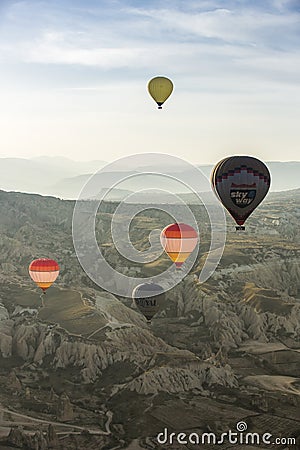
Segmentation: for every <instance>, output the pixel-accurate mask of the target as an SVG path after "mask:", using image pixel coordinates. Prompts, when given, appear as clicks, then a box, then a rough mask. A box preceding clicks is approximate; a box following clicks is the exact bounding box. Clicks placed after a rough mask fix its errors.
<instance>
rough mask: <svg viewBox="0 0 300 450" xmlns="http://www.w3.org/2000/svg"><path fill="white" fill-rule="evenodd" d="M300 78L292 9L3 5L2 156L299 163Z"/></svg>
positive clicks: (85, 0)
mask: <svg viewBox="0 0 300 450" xmlns="http://www.w3.org/2000/svg"><path fill="white" fill-rule="evenodd" d="M299 74H300V2H299V0H295V1H293V0H266V1H259V0H251V1H250V0H248V1H247V0H239V1H233V0H203V1H201V0H182V1H176V0H165V1H163V0H153V1H150V0H149V1H143V0H141V1H137V0H124V1H118V0H107V1H105V0H81V1H79V0H52V1H51V2H49V1H42V0H41V1H39V0H24V1H15V0H0V97H1V101H0V120H1V133H0V157H24V158H28V157H35V156H39V155H49V156H65V157H68V158H72V159H74V160H79V161H80V160H94V159H99V160H106V161H112V160H114V159H117V158H120V157H122V156H126V155H130V154H134V153H144V152H162V153H169V154H172V155H175V156H179V157H182V158H185V159H187V160H189V161H190V162H192V163H200V164H205V163H214V162H216V161H218V160H220V159H221V158H223V157H225V156H228V155H231V154H251V155H253V156H256V157H258V158H261V159H263V160H266V161H270V160H271V161H274V160H281V161H287V160H299V143H300V125H299V117H300V75H299ZM157 75H163V76H167V77H169V78H170V79H171V80H172V81H173V83H174V92H173V94H172V96H171V97H170V98H169V99H168V100H167V102H166V103H165V105H164V108H163V110H161V111H160V110H158V109H157V107H156V105H155V103H154V101H153V99H152V98H151V97H150V96H149V94H148V92H147V84H148V81H149V80H150V79H151V78H152V77H154V76H157Z"/></svg>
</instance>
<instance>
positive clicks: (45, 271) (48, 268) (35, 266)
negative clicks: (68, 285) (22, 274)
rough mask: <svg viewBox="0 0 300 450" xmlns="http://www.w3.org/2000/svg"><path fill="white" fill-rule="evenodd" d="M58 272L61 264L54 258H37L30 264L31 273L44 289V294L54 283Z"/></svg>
mask: <svg viewBox="0 0 300 450" xmlns="http://www.w3.org/2000/svg"><path fill="white" fill-rule="evenodd" d="M58 274H59V265H58V264H57V262H56V261H54V259H48V258H41V259H35V260H34V261H32V263H31V264H30V265H29V275H30V276H31V278H32V279H33V281H34V282H35V283H36V284H37V285H38V287H40V288H41V289H42V291H43V292H44V294H45V293H46V290H47V289H48V288H49V287H50V286H51V284H52V283H54V281H55V280H56V278H57V277H58Z"/></svg>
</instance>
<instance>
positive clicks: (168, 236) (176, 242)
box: [160, 223, 198, 269]
mask: <svg viewBox="0 0 300 450" xmlns="http://www.w3.org/2000/svg"><path fill="white" fill-rule="evenodd" d="M160 242H161V245H162V246H163V248H164V250H165V252H166V253H167V255H168V256H169V258H170V259H171V260H172V261H173V262H174V263H175V265H176V269H180V268H181V266H182V264H183V263H184V262H185V260H186V259H187V258H188V257H189V256H190V254H191V253H192V251H193V250H194V248H195V247H196V245H197V242H198V233H197V231H196V230H195V229H194V228H193V227H191V226H190V225H187V224H185V223H172V224H171V225H168V226H167V227H165V228H164V229H163V230H162V232H161V234H160Z"/></svg>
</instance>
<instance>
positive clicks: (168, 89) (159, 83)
mask: <svg viewBox="0 0 300 450" xmlns="http://www.w3.org/2000/svg"><path fill="white" fill-rule="evenodd" d="M148 91H149V94H150V95H151V97H152V98H153V99H154V100H155V101H156V103H157V104H158V109H162V104H163V103H164V102H165V101H166V100H167V98H169V97H170V95H171V94H172V91H173V83H172V81H171V80H169V78H166V77H155V78H152V80H150V81H149V83H148Z"/></svg>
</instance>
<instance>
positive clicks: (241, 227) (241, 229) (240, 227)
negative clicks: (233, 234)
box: [235, 225, 246, 231]
mask: <svg viewBox="0 0 300 450" xmlns="http://www.w3.org/2000/svg"><path fill="white" fill-rule="evenodd" d="M235 229H236V231H245V229H246V228H245V227H243V226H241V225H239V226H238V227H235Z"/></svg>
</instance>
